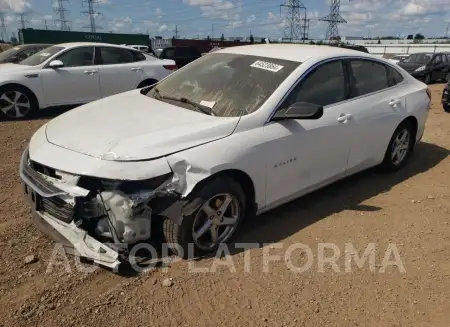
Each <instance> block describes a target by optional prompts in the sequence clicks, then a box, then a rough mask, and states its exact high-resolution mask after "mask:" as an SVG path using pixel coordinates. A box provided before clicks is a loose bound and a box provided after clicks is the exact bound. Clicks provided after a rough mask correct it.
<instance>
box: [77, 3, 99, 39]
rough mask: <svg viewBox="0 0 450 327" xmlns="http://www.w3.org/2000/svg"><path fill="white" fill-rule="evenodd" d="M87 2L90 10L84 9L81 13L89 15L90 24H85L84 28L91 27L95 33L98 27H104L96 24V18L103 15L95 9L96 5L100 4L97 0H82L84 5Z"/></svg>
mask: <svg viewBox="0 0 450 327" xmlns="http://www.w3.org/2000/svg"><path fill="white" fill-rule="evenodd" d="M85 3H87V6H88V10H85V11H82V12H81V13H82V14H84V15H86V16H89V26H85V27H84V28H89V29H90V30H91V32H92V33H95V32H96V31H97V29H101V28H102V27H100V26H97V25H96V24H95V18H97V17H100V16H102V13H100V12H98V11H96V10H94V5H98V1H97V0H82V5H84V4H85Z"/></svg>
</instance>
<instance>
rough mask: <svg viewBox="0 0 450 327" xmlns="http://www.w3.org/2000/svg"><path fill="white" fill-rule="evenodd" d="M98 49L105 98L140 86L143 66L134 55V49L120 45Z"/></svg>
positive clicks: (101, 84)
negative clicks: (119, 46) (120, 46)
mask: <svg viewBox="0 0 450 327" xmlns="http://www.w3.org/2000/svg"><path fill="white" fill-rule="evenodd" d="M96 49H97V50H96V53H97V55H96V62H97V63H98V66H99V72H100V89H101V96H102V97H103V98H104V97H107V96H111V95H114V94H118V93H122V92H126V91H130V90H133V89H135V88H136V87H137V86H138V84H139V82H140V81H141V80H142V76H143V67H142V65H141V62H139V61H136V59H135V57H134V56H133V50H128V49H124V48H118V47H97V48H96Z"/></svg>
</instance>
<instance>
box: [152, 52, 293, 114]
mask: <svg viewBox="0 0 450 327" xmlns="http://www.w3.org/2000/svg"><path fill="white" fill-rule="evenodd" d="M299 65H301V63H300V62H295V61H289V60H281V59H274V58H265V57H257V56H248V55H241V54H229V53H212V54H210V55H208V56H204V57H201V58H200V59H197V60H195V61H193V62H192V63H191V64H189V65H188V66H186V67H185V68H182V69H181V70H179V71H176V72H174V73H172V74H171V75H169V76H168V77H167V78H165V79H164V80H162V81H161V82H159V83H158V84H157V85H156V88H154V89H152V90H150V91H149V92H148V93H147V95H148V96H151V97H154V98H156V99H158V100H161V101H166V102H169V103H172V104H174V105H177V106H182V107H184V108H187V109H191V110H196V108H195V107H194V106H192V105H189V104H187V103H181V102H172V101H170V100H168V99H162V98H161V96H162V97H164V96H167V97H171V98H185V99H187V100H189V101H190V102H195V103H198V104H202V105H204V106H208V107H210V108H212V110H213V112H214V115H216V116H221V117H239V116H242V115H245V114H249V113H252V112H254V111H256V110H257V109H258V108H259V107H260V106H261V105H262V104H263V103H264V102H265V101H266V100H267V98H269V96H270V95H271V94H272V93H273V92H274V91H275V90H276V89H277V88H278V87H279V86H280V84H281V83H282V82H283V81H284V80H285V79H286V78H287V77H288V76H289V75H290V74H291V73H292V72H293V71H294V70H295V69H296V68H297V67H298V66H299ZM155 89H157V91H155ZM158 93H159V94H158Z"/></svg>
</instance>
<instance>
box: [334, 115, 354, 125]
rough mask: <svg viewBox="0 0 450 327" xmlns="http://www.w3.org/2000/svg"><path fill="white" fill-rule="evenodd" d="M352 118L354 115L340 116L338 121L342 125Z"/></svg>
mask: <svg viewBox="0 0 450 327" xmlns="http://www.w3.org/2000/svg"><path fill="white" fill-rule="evenodd" d="M350 118H352V115H350V114H342V115H340V116H339V117H338V119H337V121H338V122H340V123H345V122H346V121H347V120H349V119H350Z"/></svg>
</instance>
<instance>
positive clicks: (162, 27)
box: [158, 24, 169, 32]
mask: <svg viewBox="0 0 450 327" xmlns="http://www.w3.org/2000/svg"><path fill="white" fill-rule="evenodd" d="M168 29H169V27H168V26H167V25H166V24H163V25H161V26H160V27H159V29H158V31H160V32H166V31H167V30H168Z"/></svg>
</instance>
